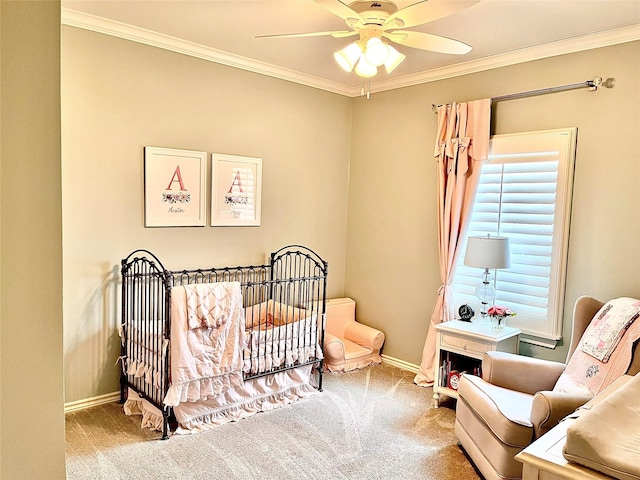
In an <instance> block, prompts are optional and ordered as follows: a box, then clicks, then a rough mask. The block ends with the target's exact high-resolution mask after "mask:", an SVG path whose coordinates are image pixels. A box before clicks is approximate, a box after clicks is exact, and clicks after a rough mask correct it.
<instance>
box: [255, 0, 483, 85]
mask: <svg viewBox="0 0 640 480" xmlns="http://www.w3.org/2000/svg"><path fill="white" fill-rule="evenodd" d="M314 1H315V2H316V3H318V4H320V5H322V6H323V7H324V8H326V9H327V10H329V11H330V12H331V13H333V14H334V15H337V16H338V17H340V18H342V19H343V20H344V21H345V23H346V24H347V26H348V27H349V30H341V31H330V32H311V33H290V34H281V35H261V36H259V37H256V38H285V37H319V36H332V37H334V38H346V37H351V36H355V35H358V36H359V39H358V40H356V41H355V42H353V43H351V44H349V45H348V46H347V47H345V48H343V49H342V50H339V51H337V52H336V53H335V54H334V57H335V59H336V61H337V62H338V64H339V65H340V66H341V67H342V68H343V69H344V70H346V71H347V72H351V71H352V70H354V68H355V73H356V74H357V75H359V76H360V77H363V78H370V77H373V76H374V75H376V74H377V73H378V67H379V66H382V65H384V67H385V70H386V71H387V73H391V72H392V71H393V70H394V69H395V68H396V67H397V66H398V65H399V64H400V63H401V62H402V61H403V60H404V59H405V58H406V55H404V54H402V53H400V52H398V51H397V50H396V49H395V48H393V46H391V45H389V44H388V43H387V42H386V41H384V40H383V39H385V40H390V41H391V42H394V43H397V44H399V45H404V46H407V47H413V48H419V49H422V50H429V51H432V52H438V53H448V54H455V55H464V54H465V53H469V52H470V51H471V47H470V46H469V45H467V44H466V43H462V42H460V41H458V40H453V39H450V38H446V37H442V36H439V35H432V34H429V33H424V32H416V31H411V30H404V29H405V28H410V27H414V26H416V25H422V24H424V23H428V22H432V21H434V20H437V19H439V18H443V17H446V16H448V15H451V14H453V13H456V12H459V11H461V10H464V9H466V8H469V7H471V6H472V5H474V4H476V3H478V2H479V1H480V0H425V1H421V2H417V3H414V4H412V5H409V6H407V7H405V8H402V9H398V7H397V6H396V4H395V3H393V2H392V1H388V0H367V1H364V0H356V1H354V2H351V3H349V4H348V5H347V4H346V3H344V2H342V1H340V0H314Z"/></svg>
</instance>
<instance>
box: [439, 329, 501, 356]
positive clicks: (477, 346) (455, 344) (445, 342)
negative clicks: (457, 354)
mask: <svg viewBox="0 0 640 480" xmlns="http://www.w3.org/2000/svg"><path fill="white" fill-rule="evenodd" d="M441 345H442V347H444V348H445V349H447V350H458V351H461V352H468V353H470V354H476V355H479V356H482V355H483V354H484V352H487V351H489V350H492V347H491V343H487V342H481V341H479V340H475V339H470V338H463V337H459V336H457V335H452V334H450V333H447V332H443V333H442V340H441Z"/></svg>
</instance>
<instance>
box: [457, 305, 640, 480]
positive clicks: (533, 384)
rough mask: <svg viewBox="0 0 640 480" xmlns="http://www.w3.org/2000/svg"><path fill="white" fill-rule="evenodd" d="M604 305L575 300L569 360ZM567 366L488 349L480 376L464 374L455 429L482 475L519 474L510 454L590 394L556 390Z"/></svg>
mask: <svg viewBox="0 0 640 480" xmlns="http://www.w3.org/2000/svg"><path fill="white" fill-rule="evenodd" d="M602 305H603V302H600V301H598V300H596V299H594V298H591V297H586V296H585V297H580V298H579V299H578V300H577V301H576V303H575V307H574V313H573V332H572V336H571V343H570V346H569V351H568V355H567V362H568V361H569V359H570V358H571V357H572V355H573V353H574V351H575V350H576V348H577V346H578V344H579V343H580V339H581V338H582V335H583V333H584V332H585V330H586V329H587V326H588V325H589V323H590V322H591V320H592V319H593V317H594V315H595V314H596V313H597V312H598V310H599V309H600V308H601V307H602ZM639 351H640V347H638V346H636V347H635V352H634V355H633V357H632V361H631V364H630V366H629V369H628V370H627V373H629V374H635V373H637V372H638V371H639V370H640V354H639V353H638V352H639ZM565 367H566V365H565V364H564V363H560V362H552V361H547V360H540V359H535V358H531V357H525V356H520V355H515V354H509V353H504V352H487V353H485V355H484V357H483V360H482V378H479V377H476V376H472V375H463V376H462V378H461V380H460V383H459V386H458V394H459V398H458V402H457V405H456V421H455V433H456V436H457V437H458V441H459V443H460V445H461V446H462V447H463V449H464V450H465V451H466V453H467V454H468V455H469V457H470V458H471V460H472V461H473V463H474V464H475V465H476V467H477V468H478V470H480V472H481V473H482V475H483V476H484V477H485V479H486V480H498V479H500V480H504V479H519V478H522V464H521V463H520V462H519V461H517V460H515V459H514V456H515V455H516V454H517V453H519V452H520V451H521V450H522V449H524V448H525V447H526V446H528V445H529V444H530V443H532V442H533V441H534V440H535V439H536V438H539V437H540V436H542V435H544V434H545V433H546V432H547V431H549V430H550V429H551V428H553V427H554V426H556V425H557V424H558V422H559V421H560V420H561V419H562V418H564V417H565V416H567V415H569V414H570V413H572V412H573V411H574V410H575V409H576V408H578V407H580V406H582V405H584V404H585V403H586V402H587V401H589V399H590V398H592V395H588V394H581V393H566V392H560V391H554V387H555V385H556V382H557V381H558V379H559V378H560V376H561V374H562V373H563V372H564V371H565Z"/></svg>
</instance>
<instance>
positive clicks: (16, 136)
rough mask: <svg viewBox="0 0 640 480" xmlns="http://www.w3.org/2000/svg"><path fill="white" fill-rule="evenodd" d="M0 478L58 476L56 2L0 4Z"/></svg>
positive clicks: (59, 349)
mask: <svg viewBox="0 0 640 480" xmlns="http://www.w3.org/2000/svg"><path fill="white" fill-rule="evenodd" d="M0 32H1V51H0V58H1V59H2V60H1V62H2V64H1V69H0V72H1V75H0V77H1V92H0V93H1V94H2V95H1V102H2V105H1V107H0V112H1V115H2V119H1V124H0V125H1V135H0V165H1V168H0V170H1V172H2V176H1V177H0V206H1V208H0V228H1V230H0V245H1V250H0V273H1V276H0V339H1V342H0V366H1V368H2V375H1V378H2V382H1V383H0V419H1V422H2V425H1V428H0V445H1V446H2V449H1V452H0V477H1V478H2V479H3V480H13V479H27V478H28V479H34V480H35V479H59V478H64V477H65V465H64V397H63V395H64V392H63V370H62V210H61V167H60V61H59V58H60V4H59V2H9V1H4V0H3V1H2V2H1V3H0Z"/></svg>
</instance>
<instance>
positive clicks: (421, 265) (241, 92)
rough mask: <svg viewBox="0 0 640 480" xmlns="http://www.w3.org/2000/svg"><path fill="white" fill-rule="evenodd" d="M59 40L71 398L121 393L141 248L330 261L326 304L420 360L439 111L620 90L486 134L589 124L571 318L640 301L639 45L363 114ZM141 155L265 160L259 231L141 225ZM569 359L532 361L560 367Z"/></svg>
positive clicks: (367, 106) (479, 80) (196, 63)
mask: <svg viewBox="0 0 640 480" xmlns="http://www.w3.org/2000/svg"><path fill="white" fill-rule="evenodd" d="M62 33H63V35H62V52H63V59H62V105H63V117H62V119H63V159H64V160H63V211H64V231H63V233H64V294H65V304H64V324H65V338H64V341H65V343H64V348H65V369H66V381H65V391H66V400H67V401H68V402H69V401H76V400H82V399H86V398H90V397H94V396H97V395H102V394H108V393H111V392H113V391H115V390H116V389H117V378H118V370H117V368H116V367H114V359H115V358H116V357H117V355H118V339H117V333H116V330H117V323H118V317H117V315H118V295H119V294H118V281H117V277H118V271H117V265H118V262H119V260H120V258H122V257H123V256H125V255H126V254H127V253H129V252H130V251H131V250H133V249H135V248H141V247H142V248H148V249H150V250H152V251H153V252H155V253H157V255H158V256H159V257H160V259H161V261H163V263H164V264H165V266H167V267H169V268H182V267H195V266H200V265H224V264H238V263H259V262H262V260H263V258H264V255H265V254H266V253H267V252H269V251H271V250H273V249H276V248H279V247H280V246H283V245H285V244H288V243H302V244H306V245H308V246H310V247H311V248H313V249H314V250H316V251H318V253H320V254H321V255H322V256H323V257H325V258H326V259H327V260H328V261H329V264H330V267H329V270H330V275H329V284H330V289H329V294H330V295H331V296H339V295H343V294H345V295H349V296H352V297H354V298H355V299H356V300H357V301H358V315H359V318H360V319H361V320H362V321H364V322H366V323H369V324H371V325H373V326H376V327H379V328H381V329H383V330H384V331H385V333H386V334H387V343H386V345H385V349H384V353H385V354H386V355H389V356H391V357H395V358H397V359H399V360H402V361H405V362H408V363H410V364H419V362H420V354H421V351H422V346H423V342H424V338H425V336H426V331H427V328H428V317H429V315H430V312H431V309H432V307H433V303H434V300H435V295H436V291H437V289H438V286H439V285H440V280H439V273H438V260H437V239H436V238H437V235H436V206H435V195H436V194H435V186H436V180H435V163H434V161H433V159H432V157H431V155H432V153H431V152H432V151H433V138H434V134H435V128H436V116H435V115H434V114H433V113H432V111H431V104H432V103H443V102H449V101H453V100H457V101H464V100H471V99H477V98H483V97H487V96H492V95H501V94H505V93H511V92H517V91H522V90H529V89H536V88H541V87H546V86H551V85H561V84H566V83H575V82H577V81H583V80H586V79H590V78H593V76H594V75H596V74H597V75H602V76H604V77H605V78H606V77H609V76H611V77H615V78H616V80H617V82H616V86H615V88H614V89H602V90H601V91H600V92H597V93H589V92H587V91H586V90H579V91H574V92H565V93H558V94H554V95H547V96H543V97H535V98H530V99H524V100H515V101H510V102H502V103H498V104H496V106H495V108H494V117H495V118H494V132H495V133H509V132H517V131H527V130H536V129H547V128H557V127H568V126H577V127H578V128H579V133H578V159H577V167H576V174H575V177H576V182H575V195H574V209H573V225H572V233H571V242H570V253H569V272H568V284H567V296H566V302H565V310H566V311H567V312H570V310H571V307H572V305H573V302H574V301H575V299H576V298H577V296H579V295H581V294H591V295H594V296H597V297H600V298H607V297H611V296H616V295H623V294H625V295H639V296H640V273H639V272H640V249H638V245H639V244H640V230H639V229H640V222H639V220H640V206H639V205H640V202H637V201H636V202H634V201H630V200H629V199H632V198H635V197H634V195H636V191H637V187H638V184H639V181H640V168H639V164H640V161H639V160H638V159H639V158H640V149H639V148H638V140H637V131H638V129H639V126H640V123H639V119H638V117H639V113H638V111H639V110H638V105H639V102H640V100H639V98H638V95H639V88H638V87H639V85H638V73H639V72H638V62H637V59H638V55H639V43H638V42H635V43H630V44H624V45H620V46H614V47H608V48H603V49H598V50H593V51H587V52H581V53H576V54H572V55H565V56H562V57H556V58H550V59H545V60H540V61H536V62H529V63H526V64H522V65H516V66H511V67H505V68H500V69H495V70H491V71H487V72H482V73H477V74H473V75H466V76H462V77H458V78H453V79H449V80H443V81H439V82H433V83H428V84H423V85H419V86H415V87H409V88H403V89H398V90H393V91H389V92H382V93H374V95H373V96H372V98H371V99H370V100H365V99H363V98H356V99H349V98H345V97H341V96H338V95H335V94H330V93H327V92H323V91H320V90H316V89H312V88H308V87H303V86H299V85H296V84H293V83H289V82H285V81H281V80H277V79H272V78H269V77H264V76H259V75H255V74H252V73H249V72H245V71H241V70H236V69H232V68H229V67H225V66H221V65H217V64H214V63H209V62H205V61H202V60H199V59H195V58H191V57H188V56H183V55H179V54H175V53H171V52H167V51H164V50H160V49H155V48H152V47H148V46H144V45H140V44H136V43H132V42H127V41H125V40H121V39H116V38H111V37H107V36H103V35H100V34H96V33H90V32H86V31H83V30H79V29H74V28H71V27H63V32H62ZM625 139H627V140H626V141H625ZM145 145H154V146H164V147H173V148H184V149H194V150H203V151H206V152H221V153H232V154H239V155H249V156H257V157H261V158H263V161H264V178H263V221H262V226H261V227H259V228H255V227H249V228H211V227H206V228H175V229H146V228H144V226H143V218H142V215H143V208H142V189H143V184H142V166H143V164H142V155H143V147H144V146H145ZM612 164H613V165H614V168H612ZM347 210H348V221H347ZM594 225H606V226H607V228H594ZM618 232H624V233H618ZM602 252H606V254H603V253H602ZM345 272H346V273H345ZM568 321H569V317H566V319H565V323H567V322H568ZM565 330H566V331H567V330H568V328H565ZM565 335H568V331H567V332H566V333H565ZM566 348H567V346H566V345H564V344H561V345H560V346H559V347H558V348H556V349H555V350H548V349H542V348H538V347H530V346H523V351H524V353H527V354H532V355H536V356H540V357H544V358H554V359H561V358H563V357H564V355H565V352H566Z"/></svg>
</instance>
